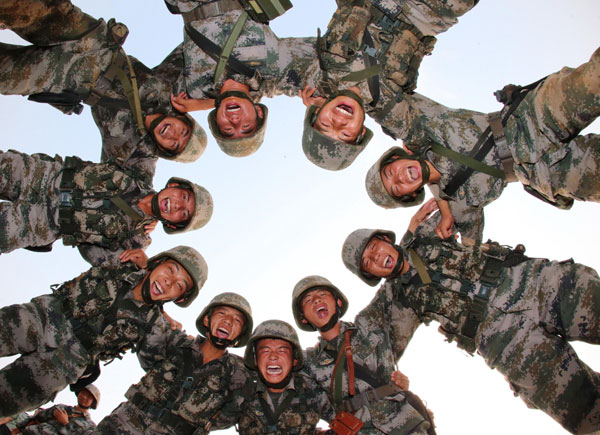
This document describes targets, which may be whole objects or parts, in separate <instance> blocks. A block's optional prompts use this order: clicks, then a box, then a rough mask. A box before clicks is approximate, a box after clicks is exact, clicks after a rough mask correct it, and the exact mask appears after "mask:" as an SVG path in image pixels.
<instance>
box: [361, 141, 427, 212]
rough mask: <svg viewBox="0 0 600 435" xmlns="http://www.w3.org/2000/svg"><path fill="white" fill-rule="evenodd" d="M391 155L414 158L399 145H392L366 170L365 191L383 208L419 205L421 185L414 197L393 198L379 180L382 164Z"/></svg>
mask: <svg viewBox="0 0 600 435" xmlns="http://www.w3.org/2000/svg"><path fill="white" fill-rule="evenodd" d="M392 156H399V157H400V158H401V159H411V160H416V159H415V156H414V155H412V154H409V153H407V152H406V150H404V149H402V148H400V147H392V148H390V149H389V150H387V151H386V152H385V153H383V154H382V155H381V157H380V158H379V160H377V162H376V163H375V164H374V165H373V166H371V169H369V172H367V178H366V180H365V185H366V187H367V193H368V194H369V197H370V198H371V200H373V202H374V203H375V204H377V205H378V206H380V207H383V208H398V207H412V206H414V205H419V204H421V203H422V202H423V199H424V198H425V191H424V189H423V187H420V188H419V189H418V190H417V192H416V193H417V196H415V197H414V198H412V197H411V198H402V199H401V198H395V197H393V196H392V195H390V194H389V193H388V191H387V190H386V189H385V186H384V185H383V181H382V180H381V169H383V166H382V165H383V164H384V162H386V161H387V160H388V159H389V158H390V157H392Z"/></svg>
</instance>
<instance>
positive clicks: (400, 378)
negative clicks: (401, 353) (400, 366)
mask: <svg viewBox="0 0 600 435" xmlns="http://www.w3.org/2000/svg"><path fill="white" fill-rule="evenodd" d="M391 377H392V382H393V383H394V384H396V386H397V387H400V388H402V389H403V390H408V385H409V384H410V381H409V380H408V376H406V375H404V374H403V373H402V372H401V371H400V370H396V371H395V372H393V373H392V376H391Z"/></svg>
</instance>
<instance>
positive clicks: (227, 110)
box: [216, 97, 264, 139]
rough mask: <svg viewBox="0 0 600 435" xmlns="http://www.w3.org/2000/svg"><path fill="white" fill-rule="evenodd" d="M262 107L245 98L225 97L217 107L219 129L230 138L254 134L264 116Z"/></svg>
mask: <svg viewBox="0 0 600 435" xmlns="http://www.w3.org/2000/svg"><path fill="white" fill-rule="evenodd" d="M263 116H264V115H263V112H262V108H261V107H260V106H256V110H255V105H254V104H253V103H252V102H251V101H249V100H246V99H244V98H239V97H228V98H225V99H224V100H223V101H222V102H221V105H220V106H219V108H218V109H217V117H216V122H217V126H218V127H219V131H220V132H221V134H222V135H223V136H225V137H226V138H229V139H238V138H241V137H248V136H252V135H253V134H254V133H256V130H257V127H258V118H261V119H262V117H263Z"/></svg>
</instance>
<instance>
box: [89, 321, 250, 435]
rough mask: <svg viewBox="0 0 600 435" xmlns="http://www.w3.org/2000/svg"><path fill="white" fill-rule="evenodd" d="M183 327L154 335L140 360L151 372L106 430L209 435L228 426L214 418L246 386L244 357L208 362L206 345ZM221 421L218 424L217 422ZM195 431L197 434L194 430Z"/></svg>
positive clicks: (103, 423) (104, 424)
mask: <svg viewBox="0 0 600 435" xmlns="http://www.w3.org/2000/svg"><path fill="white" fill-rule="evenodd" d="M205 340H206V339H205V338H203V337H200V336H198V337H196V338H195V339H192V338H190V337H188V336H187V335H185V334H184V333H182V332H181V331H169V332H168V333H166V334H161V335H154V336H152V337H150V338H149V339H148V342H147V345H146V346H145V347H144V348H143V349H140V351H139V353H138V358H139V360H140V363H141V365H142V368H144V370H146V371H147V372H146V374H145V375H144V377H142V379H141V380H140V381H139V382H138V383H137V384H135V385H132V386H131V387H130V388H129V390H127V393H126V394H125V396H126V397H127V399H128V401H127V402H123V403H121V404H120V405H119V406H118V407H117V408H116V409H115V410H114V411H113V412H112V413H111V414H110V415H109V416H107V417H105V418H104V419H103V420H102V421H101V422H100V423H99V424H98V428H97V431H98V432H99V433H105V434H115V433H120V434H139V433H163V434H188V433H189V434H191V433H195V434H204V433H208V432H209V431H210V430H211V429H223V428H225V427H227V426H230V425H231V424H226V425H220V424H218V423H216V422H215V421H214V419H213V418H212V417H213V416H214V415H215V414H216V413H217V411H219V409H221V408H222V407H223V406H224V404H225V403H227V402H228V401H231V400H234V398H235V395H234V392H235V391H236V390H239V389H240V388H242V386H243V385H244V383H245V381H246V378H247V372H246V369H245V368H244V363H243V361H242V359H241V358H240V357H238V356H236V355H233V354H229V353H226V354H225V355H224V356H222V357H221V358H217V359H215V360H212V361H210V362H208V363H207V364H203V356H202V351H201V350H200V345H201V344H202V343H203V342H204V341H205ZM215 423H216V424H215ZM194 430H195V432H194Z"/></svg>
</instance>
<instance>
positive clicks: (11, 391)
mask: <svg viewBox="0 0 600 435" xmlns="http://www.w3.org/2000/svg"><path fill="white" fill-rule="evenodd" d="M146 273H147V271H145V270H143V269H142V270H138V269H137V267H135V266H129V265H128V266H122V267H121V268H118V269H111V268H99V267H93V268H91V269H90V270H88V271H87V272H85V273H83V274H82V275H80V276H79V277H77V278H75V279H73V280H71V281H68V282H66V283H64V284H63V285H61V286H60V287H59V288H57V289H56V290H55V291H54V294H53V295H44V296H39V297H37V298H34V299H32V300H31V302H29V303H25V304H17V305H10V306H7V307H3V308H0V321H1V322H2V325H3V327H2V329H1V330H0V356H9V355H18V354H21V356H20V357H19V358H17V359H16V360H15V361H13V362H12V363H10V364H8V365H7V366H5V367H4V368H2V369H0V394H1V395H2V397H4V398H7V400H2V401H1V402H0V417H5V416H10V415H12V414H15V413H17V412H20V411H25V410H32V409H35V408H38V407H39V406H40V405H43V404H44V403H46V402H48V401H49V400H52V399H53V398H54V396H55V395H56V393H58V392H59V391H61V390H62V389H64V388H65V387H66V386H67V385H69V384H71V383H74V382H76V381H77V379H78V378H79V377H80V376H81V375H82V374H83V373H84V372H85V369H86V367H87V366H88V365H90V364H93V363H95V362H96V361H97V360H112V359H113V358H115V357H117V356H119V355H120V354H122V353H124V352H126V351H127V350H128V349H132V348H134V347H138V346H139V345H140V344H141V343H142V342H143V340H144V337H145V336H146V334H157V335H160V334H161V333H160V332H159V331H166V330H168V329H170V328H169V326H168V325H167V323H166V322H165V321H164V319H163V317H162V314H161V311H160V308H159V306H158V305H148V304H145V303H143V302H139V301H137V300H135V299H133V288H134V287H135V286H136V285H137V284H138V283H139V282H140V280H141V279H142V278H143V277H144V276H145V275H146ZM76 325H77V327H76ZM163 333H165V332H163Z"/></svg>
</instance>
